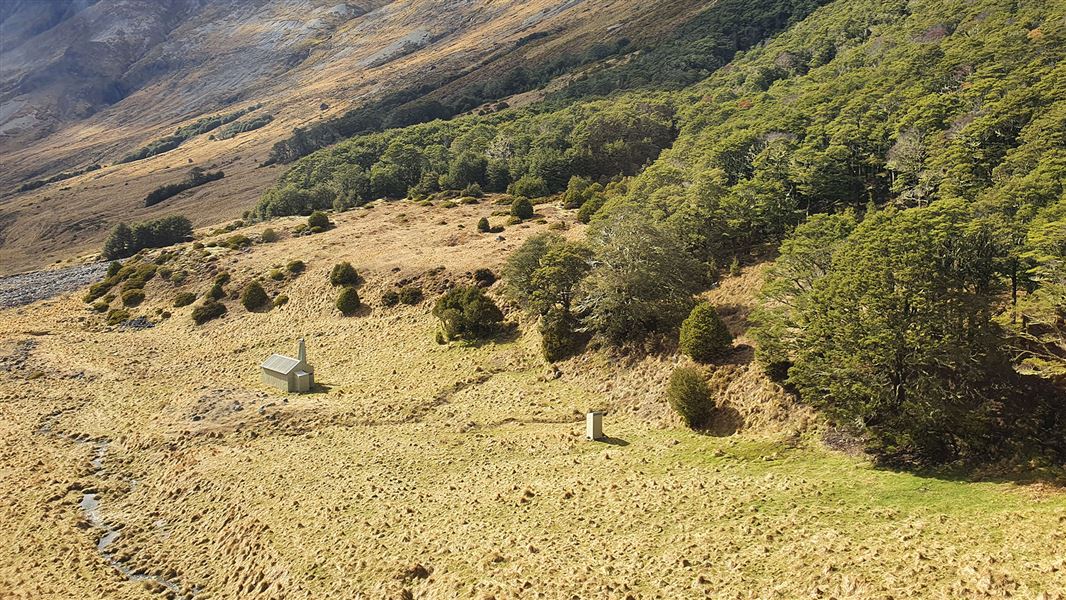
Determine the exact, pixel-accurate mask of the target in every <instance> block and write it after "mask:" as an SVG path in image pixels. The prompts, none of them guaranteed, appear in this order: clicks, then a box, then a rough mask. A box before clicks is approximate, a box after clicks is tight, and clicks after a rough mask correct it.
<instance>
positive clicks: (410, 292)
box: [397, 285, 422, 306]
mask: <svg viewBox="0 0 1066 600" xmlns="http://www.w3.org/2000/svg"><path fill="white" fill-rule="evenodd" d="M397 296H398V298H399V300H400V302H403V303H404V304H409V305H412V306H413V305H415V304H418V303H419V302H421V301H422V288H420V287H418V286H416V285H407V286H404V287H402V288H400V293H399V294H397Z"/></svg>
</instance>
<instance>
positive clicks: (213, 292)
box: [207, 283, 226, 300]
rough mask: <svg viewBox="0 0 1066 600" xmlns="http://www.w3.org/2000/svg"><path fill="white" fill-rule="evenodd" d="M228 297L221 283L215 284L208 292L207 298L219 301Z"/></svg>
mask: <svg viewBox="0 0 1066 600" xmlns="http://www.w3.org/2000/svg"><path fill="white" fill-rule="evenodd" d="M225 295H226V290H224V289H222V284H221V283H215V285H213V286H211V289H210V290H208V291H207V297H208V298H209V299H211V300H218V299H220V298H222V297H223V296H225Z"/></svg>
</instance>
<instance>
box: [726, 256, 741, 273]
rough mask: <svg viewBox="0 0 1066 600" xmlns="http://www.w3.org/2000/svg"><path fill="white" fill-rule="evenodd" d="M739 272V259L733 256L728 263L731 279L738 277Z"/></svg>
mask: <svg viewBox="0 0 1066 600" xmlns="http://www.w3.org/2000/svg"><path fill="white" fill-rule="evenodd" d="M740 272H741V271H740V259H738V258H737V257H736V256H734V257H733V260H732V262H730V263H729V275H730V276H731V277H736V276H737V275H740Z"/></svg>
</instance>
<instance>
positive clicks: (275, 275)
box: [267, 269, 285, 281]
mask: <svg viewBox="0 0 1066 600" xmlns="http://www.w3.org/2000/svg"><path fill="white" fill-rule="evenodd" d="M267 277H269V278H271V279H273V280H274V281H281V280H282V279H285V273H284V272H283V271H282V270H281V269H273V270H272V271H270V273H267Z"/></svg>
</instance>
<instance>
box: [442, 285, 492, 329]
mask: <svg viewBox="0 0 1066 600" xmlns="http://www.w3.org/2000/svg"><path fill="white" fill-rule="evenodd" d="M433 316H435V317H437V319H438V320H439V321H440V325H441V331H442V333H443V336H444V339H445V340H453V339H462V340H476V339H484V338H487V337H490V336H492V335H494V334H495V333H496V332H497V331H498V329H499V327H500V323H501V322H502V321H503V313H502V312H501V311H500V308H499V307H498V306H496V303H495V302H493V301H492V299H491V298H489V297H488V296H486V295H485V292H484V291H483V290H482V289H481V288H478V287H474V286H460V287H455V288H452V289H450V290H448V291H447V292H446V293H445V294H444V295H443V296H441V297H440V299H438V300H437V303H436V305H435V306H434V307H433Z"/></svg>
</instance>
